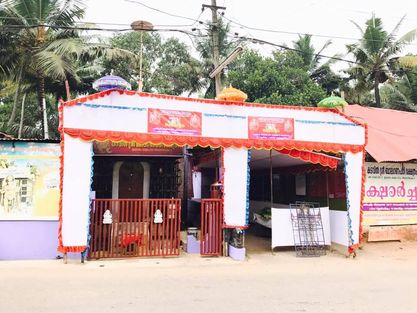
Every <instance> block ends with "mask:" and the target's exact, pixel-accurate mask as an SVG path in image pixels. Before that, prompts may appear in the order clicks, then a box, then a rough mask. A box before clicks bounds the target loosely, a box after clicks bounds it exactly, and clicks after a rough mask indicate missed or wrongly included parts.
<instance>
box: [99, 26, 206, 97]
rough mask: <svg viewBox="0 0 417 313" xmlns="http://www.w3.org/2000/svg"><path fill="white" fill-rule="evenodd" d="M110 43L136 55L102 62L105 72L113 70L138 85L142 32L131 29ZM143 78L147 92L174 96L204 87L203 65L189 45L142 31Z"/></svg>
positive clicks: (133, 85)
mask: <svg viewBox="0 0 417 313" xmlns="http://www.w3.org/2000/svg"><path fill="white" fill-rule="evenodd" d="M111 45H112V46H113V47H116V48H121V49H125V50H128V51H131V52H132V53H134V54H135V58H133V59H131V60H128V59H126V58H124V57H119V58H115V59H114V60H111V61H105V62H104V63H103V67H104V69H105V70H104V72H103V74H105V73H106V74H109V73H110V72H112V73H113V74H114V75H118V76H121V77H123V78H125V79H127V80H128V81H130V83H131V84H132V87H133V88H136V86H137V82H138V79H139V53H140V34H139V33H138V32H129V33H125V34H120V35H116V36H115V37H113V38H112V39H111ZM142 66H143V81H144V91H147V92H157V93H164V94H171V95H181V94H183V93H188V94H190V93H193V92H195V91H198V90H199V89H200V88H201V83H200V81H201V78H202V76H201V66H200V63H199V61H198V60H196V59H194V58H193V57H192V56H191V54H190V52H189V49H188V47H187V46H186V45H185V44H184V43H182V42H180V41H179V40H178V39H176V38H168V39H167V40H163V39H162V38H161V36H160V35H159V34H157V33H146V32H144V33H143V65H142Z"/></svg>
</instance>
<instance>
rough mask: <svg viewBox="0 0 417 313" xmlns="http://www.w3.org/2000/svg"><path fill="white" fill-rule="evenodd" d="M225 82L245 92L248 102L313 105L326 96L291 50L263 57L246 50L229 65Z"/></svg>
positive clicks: (298, 57) (299, 58) (301, 60)
mask: <svg viewBox="0 0 417 313" xmlns="http://www.w3.org/2000/svg"><path fill="white" fill-rule="evenodd" d="M228 82H229V83H230V84H232V85H233V86H234V87H235V88H238V89H240V90H242V91H244V92H245V93H247V94H248V100H247V101H248V102H261V103H272V104H287V105H302V106H315V105H316V103H318V102H319V101H320V100H321V99H323V98H324V97H326V93H325V91H324V90H323V89H322V88H321V87H320V86H318V85H317V84H316V83H315V82H314V81H313V80H312V79H311V78H310V77H309V74H308V73H307V71H306V69H305V67H304V66H303V59H302V58H301V57H300V56H299V55H298V54H297V53H294V52H293V51H284V52H278V51H277V52H275V53H274V55H273V57H262V56H261V55H260V54H259V53H257V52H255V51H253V50H248V51H246V52H244V53H243V54H242V55H241V56H240V57H239V58H238V59H237V60H236V61H235V62H234V63H233V65H232V66H231V67H230V70H229V72H228Z"/></svg>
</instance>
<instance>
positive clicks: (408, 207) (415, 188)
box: [363, 162, 417, 226]
mask: <svg viewBox="0 0 417 313" xmlns="http://www.w3.org/2000/svg"><path fill="white" fill-rule="evenodd" d="M365 171H366V183H365V197H364V201H363V224H364V225H366V226H370V225H404V224H417V164H414V163H373V162H367V163H366V164H365Z"/></svg>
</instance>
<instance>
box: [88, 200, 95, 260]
mask: <svg viewBox="0 0 417 313" xmlns="http://www.w3.org/2000/svg"><path fill="white" fill-rule="evenodd" d="M95 207H96V201H95V199H93V200H92V201H91V213H90V214H91V224H90V226H91V228H90V236H91V238H90V247H89V249H88V255H87V258H88V259H91V258H92V257H93V253H94V240H95V236H94V232H95V231H96V229H95V218H96V215H95Z"/></svg>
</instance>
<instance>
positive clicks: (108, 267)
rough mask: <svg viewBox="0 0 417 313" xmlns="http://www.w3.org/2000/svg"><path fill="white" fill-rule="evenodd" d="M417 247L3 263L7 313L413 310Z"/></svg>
mask: <svg viewBox="0 0 417 313" xmlns="http://www.w3.org/2000/svg"><path fill="white" fill-rule="evenodd" d="M416 284H417V242H384V243H372V244H366V245H365V246H364V247H363V249H362V250H360V251H359V252H358V255H357V257H356V258H355V259H353V258H346V257H345V256H343V255H341V254H339V253H336V252H330V253H328V254H327V255H326V256H322V257H320V258H296V257H295V253H294V252H293V251H284V252H282V251H280V252H276V253H275V254H274V255H272V254H271V253H270V252H267V251H265V250H263V251H262V249H258V250H253V251H251V253H250V256H249V258H248V259H247V261H244V262H237V261H233V260H231V259H230V258H201V257H199V256H196V255H185V254H184V255H183V256H181V257H179V258H169V259H129V260H106V261H100V260H99V261H90V262H87V263H85V264H81V263H80V262H79V260H70V261H69V263H68V264H66V265H65V264H63V262H62V260H53V261H14V262H9V261H1V262H0V312H1V313H15V312H16V313H17V312H18V313H26V312H27V313H38V312H54V313H55V312H62V313H65V312H71V313H78V312H83V313H84V312H87V313H89V312H100V313H106V312H156V313H157V312H211V313H213V312H216V313H220V312H239V313H244V312H260V313H268V312H314V313H317V312H338V313H343V312H361V313H363V312H366V313H368V312H379V313H382V312H390V313H392V312H395V313H402V312H404V313H405V312H415V311H416V309H415V308H416V306H417V293H416V290H417V289H416Z"/></svg>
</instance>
